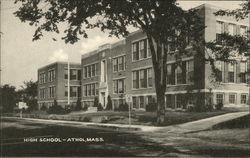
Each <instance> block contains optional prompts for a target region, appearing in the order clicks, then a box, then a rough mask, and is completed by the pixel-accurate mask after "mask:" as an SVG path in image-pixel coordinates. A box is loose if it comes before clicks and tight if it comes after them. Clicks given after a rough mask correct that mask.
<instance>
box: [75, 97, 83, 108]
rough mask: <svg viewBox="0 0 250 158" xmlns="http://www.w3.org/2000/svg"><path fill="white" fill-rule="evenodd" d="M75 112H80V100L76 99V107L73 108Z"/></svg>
mask: <svg viewBox="0 0 250 158" xmlns="http://www.w3.org/2000/svg"><path fill="white" fill-rule="evenodd" d="M74 110H75V111H80V110H82V104H81V98H77V101H76V106H75V109H74Z"/></svg>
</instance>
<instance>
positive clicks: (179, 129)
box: [8, 112, 249, 133]
mask: <svg viewBox="0 0 250 158" xmlns="http://www.w3.org/2000/svg"><path fill="white" fill-rule="evenodd" d="M247 114H249V112H235V113H228V114H224V115H219V116H214V117H210V118H206V119H202V120H198V121H192V122H188V123H184V124H180V125H173V126H166V127H154V126H144V125H127V124H108V123H93V122H77V121H64V120H47V119H33V118H21V119H25V120H30V121H39V122H48V123H59V124H60V123H61V124H71V125H77V126H79V125H80V126H90V127H101V128H109V129H115V130H119V129H125V130H129V129H130V130H134V131H135V130H140V131H143V132H154V131H159V130H160V131H162V130H164V131H166V132H174V133H185V132H194V131H200V130H206V129H210V128H211V127H212V126H214V125H215V124H218V123H221V122H224V121H228V120H231V119H236V118H238V117H241V116H244V115H247ZM8 118H13V117H8Z"/></svg>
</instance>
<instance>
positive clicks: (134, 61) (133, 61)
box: [132, 57, 151, 63]
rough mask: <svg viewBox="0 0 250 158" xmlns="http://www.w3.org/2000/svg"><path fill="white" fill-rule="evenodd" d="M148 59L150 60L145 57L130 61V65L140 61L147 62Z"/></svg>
mask: <svg viewBox="0 0 250 158" xmlns="http://www.w3.org/2000/svg"><path fill="white" fill-rule="evenodd" d="M148 59H151V57H147V58H143V59H139V60H133V59H132V63H136V62H140V61H144V60H148Z"/></svg>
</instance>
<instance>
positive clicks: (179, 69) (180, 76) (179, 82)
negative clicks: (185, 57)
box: [177, 65, 182, 84]
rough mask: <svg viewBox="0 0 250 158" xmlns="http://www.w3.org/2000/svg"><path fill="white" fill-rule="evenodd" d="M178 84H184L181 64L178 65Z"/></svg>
mask: <svg viewBox="0 0 250 158" xmlns="http://www.w3.org/2000/svg"><path fill="white" fill-rule="evenodd" d="M177 84H182V68H181V65H178V66H177Z"/></svg>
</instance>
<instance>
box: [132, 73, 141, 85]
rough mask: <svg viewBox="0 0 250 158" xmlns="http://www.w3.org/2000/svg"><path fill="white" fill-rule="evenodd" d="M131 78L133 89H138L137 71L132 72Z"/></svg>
mask: <svg viewBox="0 0 250 158" xmlns="http://www.w3.org/2000/svg"><path fill="white" fill-rule="evenodd" d="M132 73H133V74H132V77H133V88H134V89H138V88H139V71H133V72H132Z"/></svg>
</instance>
